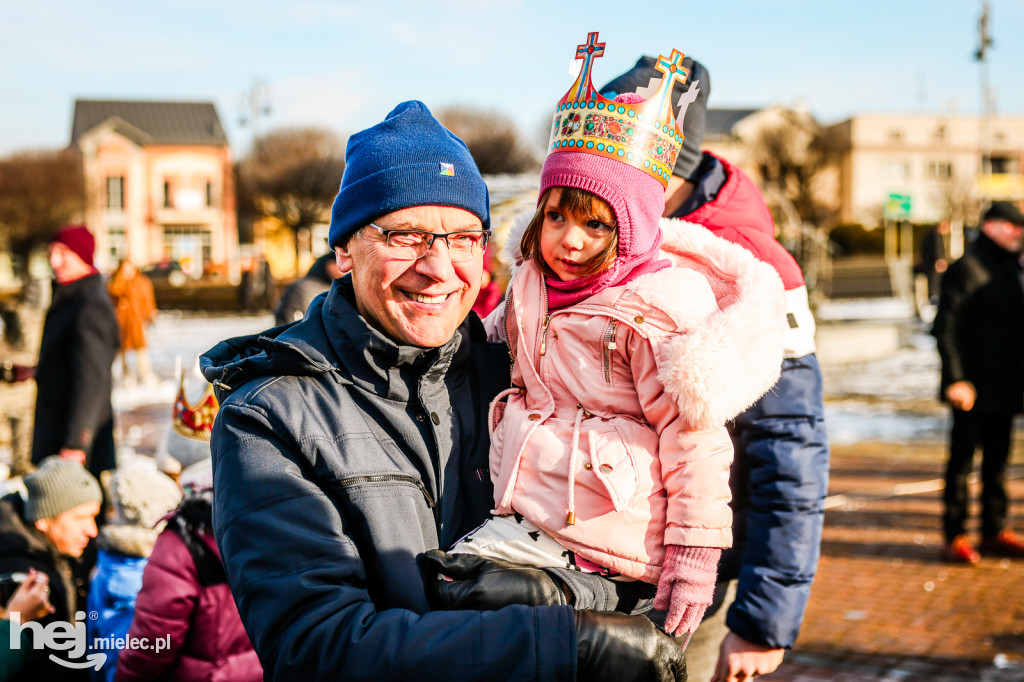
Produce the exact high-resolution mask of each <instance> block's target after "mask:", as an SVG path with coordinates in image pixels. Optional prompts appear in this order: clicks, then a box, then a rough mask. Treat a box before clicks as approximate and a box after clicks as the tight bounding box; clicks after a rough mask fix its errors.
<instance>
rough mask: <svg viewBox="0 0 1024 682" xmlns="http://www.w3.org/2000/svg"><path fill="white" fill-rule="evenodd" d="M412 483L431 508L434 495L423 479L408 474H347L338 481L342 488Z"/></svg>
mask: <svg viewBox="0 0 1024 682" xmlns="http://www.w3.org/2000/svg"><path fill="white" fill-rule="evenodd" d="M392 482H399V483H412V484H413V485H415V486H416V487H417V488H419V489H420V492H421V493H423V497H424V498H426V500H427V506H428V507H430V508H431V509H433V508H434V507H435V506H436V503H435V502H434V496H433V495H431V494H430V491H429V490H427V486H425V485H423V481H421V480H420V479H418V478H416V477H415V476H409V475H407V474H375V475H366V476H349V477H347V478H343V479H341V480H340V481H338V485H339V486H341V487H342V488H348V487H351V486H354V485H358V484H360V483H392Z"/></svg>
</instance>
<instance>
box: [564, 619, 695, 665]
mask: <svg viewBox="0 0 1024 682" xmlns="http://www.w3.org/2000/svg"><path fill="white" fill-rule="evenodd" d="M576 658H577V665H576V679H577V680H586V681H587V682H605V681H607V682H649V681H654V682H686V659H684V658H683V650H682V649H680V648H679V645H678V644H676V643H675V642H673V641H672V639H671V638H670V637H669V636H668V635H666V634H665V633H663V632H661V631H660V630H658V628H656V627H655V626H654V623H652V622H651V621H650V620H649V619H648V618H647V617H646V616H627V615H625V614H623V613H615V612H611V611H607V612H606V611H577V612H576Z"/></svg>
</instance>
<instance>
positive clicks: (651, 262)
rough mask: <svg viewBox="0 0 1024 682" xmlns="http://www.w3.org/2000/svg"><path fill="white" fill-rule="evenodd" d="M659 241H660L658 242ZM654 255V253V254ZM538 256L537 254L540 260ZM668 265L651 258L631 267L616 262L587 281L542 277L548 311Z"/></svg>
mask: <svg viewBox="0 0 1024 682" xmlns="http://www.w3.org/2000/svg"><path fill="white" fill-rule="evenodd" d="M659 241H660V240H659ZM655 253H656V252H655ZM539 255H540V254H538V256H539ZM670 265H671V263H670V262H669V261H667V260H664V259H661V260H657V259H655V256H654V255H652V256H651V257H650V258H647V259H646V260H642V261H640V262H634V263H633V264H632V266H631V267H628V268H624V267H623V264H622V263H621V262H620V261H619V260H616V261H615V263H614V264H613V265H612V267H610V268H608V269H607V270H605V271H604V272H598V273H597V274H594V275H588V276H587V277H580V278H579V279H573V280H569V281H568V282H563V281H562V280H560V279H558V278H557V277H554V276H552V275H545V276H544V284H545V286H546V287H547V290H548V310H549V311H552V310H560V309H562V308H566V307H568V306H571V305H575V304H577V303H579V302H580V301H583V300H585V299H588V298H590V297H591V296H593V295H594V294H597V293H600V292H602V291H604V290H605V289H607V288H608V287H617V286H622V285H623V284H628V283H629V282H632V281H633V280H634V279H636V278H637V277H639V276H640V275H646V274H649V273H652V272H657V271H658V270H661V269H663V268H667V267H669V266H670Z"/></svg>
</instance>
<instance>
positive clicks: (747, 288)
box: [502, 212, 787, 429]
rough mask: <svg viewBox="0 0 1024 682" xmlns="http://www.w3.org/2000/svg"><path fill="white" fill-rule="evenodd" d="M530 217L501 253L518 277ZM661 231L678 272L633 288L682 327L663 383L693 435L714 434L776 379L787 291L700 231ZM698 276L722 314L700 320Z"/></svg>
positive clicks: (662, 372)
mask: <svg viewBox="0 0 1024 682" xmlns="http://www.w3.org/2000/svg"><path fill="white" fill-rule="evenodd" d="M531 217H532V212H528V213H524V214H522V215H520V216H517V218H516V220H515V221H514V223H513V226H512V228H511V230H510V233H509V235H508V237H507V239H506V241H505V244H504V247H503V249H502V254H503V256H504V257H505V259H506V262H507V263H510V264H511V268H512V270H513V272H514V271H515V270H517V269H518V267H517V265H516V263H517V260H518V258H519V257H520V256H519V241H520V240H521V238H522V234H523V232H524V231H525V229H526V226H527V225H528V224H529V221H530V218H531ZM661 230H662V234H663V239H662V245H661V251H662V254H661V255H662V257H664V258H666V259H668V260H670V261H671V262H672V264H673V265H674V266H676V267H673V268H666V269H664V270H660V271H658V272H655V273H652V274H649V275H643V276H641V277H638V278H637V279H635V280H633V281H632V282H631V283H630V284H629V285H628V288H629V289H630V290H632V291H633V292H634V293H636V294H637V295H638V296H639V297H640V298H641V299H643V301H644V302H645V303H646V304H648V305H650V306H652V307H655V308H658V309H660V310H661V311H663V312H664V313H666V314H667V315H668V316H669V317H671V318H672V319H673V321H675V322H676V324H677V325H678V328H679V330H680V331H681V333H679V334H673V335H672V336H671V337H669V338H668V339H667V340H666V341H665V342H663V343H661V344H660V346H659V348H658V355H659V362H658V366H659V369H658V376H659V379H660V380H661V383H662V385H663V386H664V387H665V391H666V392H667V393H668V394H669V395H670V396H672V398H673V399H674V400H675V401H676V403H677V404H678V405H679V409H680V416H681V417H682V418H683V419H684V420H685V421H686V422H687V423H688V424H689V425H690V427H691V428H695V429H701V428H713V427H716V426H720V425H721V424H723V423H725V422H727V421H729V420H730V419H733V418H734V417H735V416H736V415H738V414H739V413H740V412H742V411H743V410H745V409H746V408H748V407H750V405H752V404H753V403H755V402H756V401H757V400H758V399H759V398H760V397H761V396H762V395H764V394H765V393H766V392H767V391H768V390H769V389H771V387H772V386H773V385H774V384H775V382H776V381H777V380H778V378H779V373H780V371H781V367H782V358H783V347H784V342H785V336H786V328H787V324H786V299H785V290H784V288H783V285H782V281H781V280H780V279H779V276H778V274H777V273H776V272H775V270H774V268H772V267H771V266H770V265H768V264H767V263H763V262H761V261H760V260H758V259H757V258H756V257H754V255H753V254H751V253H750V252H749V251H747V250H746V249H744V248H743V247H742V246H739V245H738V244H734V243H732V242H729V241H727V240H725V239H722V238H720V237H717V236H715V235H714V234H712V233H711V232H710V231H709V230H707V229H706V228H704V227H702V226H700V225H696V224H694V223H689V222H686V221H682V220H674V219H668V218H663V219H662V220H661ZM677 268H683V269H685V270H688V271H689V272H680V271H679V270H678V269H677ZM693 273H697V274H698V275H700V276H702V277H703V278H704V279H705V280H706V281H707V283H708V285H710V287H711V291H712V293H713V295H714V297H715V300H716V301H717V308H716V309H713V311H712V312H711V313H710V314H706V315H704V314H699V315H698V317H697V318H696V319H695V316H694V309H693V308H694V306H693V303H695V302H691V301H689V300H687V298H686V297H685V296H681V295H680V294H681V292H683V291H685V290H686V289H687V287H686V286H685V282H686V280H687V279H689V278H692V277H693Z"/></svg>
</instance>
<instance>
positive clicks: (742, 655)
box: [695, 632, 786, 682]
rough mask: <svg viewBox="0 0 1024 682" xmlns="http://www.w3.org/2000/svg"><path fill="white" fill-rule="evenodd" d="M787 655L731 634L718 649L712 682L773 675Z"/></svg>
mask: <svg viewBox="0 0 1024 682" xmlns="http://www.w3.org/2000/svg"><path fill="white" fill-rule="evenodd" d="M785 653H786V650H785V649H769V648H768V647H766V646H762V645H760V644H754V643H752V642H748V641H747V640H745V639H743V638H742V637H740V636H739V635H737V634H736V633H734V632H730V633H729V634H728V635H726V636H725V639H723V640H722V646H721V647H719V649H718V665H717V666H716V667H715V675H714V677H712V678H711V682H743V681H744V680H749V679H750V678H752V677H754V676H756V675H767V674H768V673H773V672H775V669H776V668H778V667H779V665H780V664H781V663H782V655H783V654H785ZM695 682H703V681H695Z"/></svg>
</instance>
